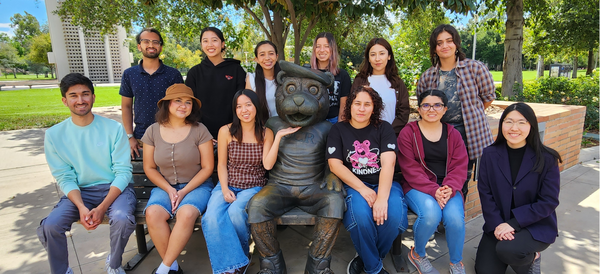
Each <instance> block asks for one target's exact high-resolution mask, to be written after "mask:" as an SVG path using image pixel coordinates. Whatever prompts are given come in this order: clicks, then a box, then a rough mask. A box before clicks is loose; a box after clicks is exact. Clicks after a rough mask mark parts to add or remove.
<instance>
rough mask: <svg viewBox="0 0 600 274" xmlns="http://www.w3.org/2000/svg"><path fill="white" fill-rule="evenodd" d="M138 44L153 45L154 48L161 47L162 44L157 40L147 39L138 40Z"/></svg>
mask: <svg viewBox="0 0 600 274" xmlns="http://www.w3.org/2000/svg"><path fill="white" fill-rule="evenodd" d="M140 44H142V45H144V46H147V45H150V44H152V45H154V46H160V45H162V42H161V41H159V40H149V39H142V40H140Z"/></svg>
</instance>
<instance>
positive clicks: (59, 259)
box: [37, 184, 136, 274]
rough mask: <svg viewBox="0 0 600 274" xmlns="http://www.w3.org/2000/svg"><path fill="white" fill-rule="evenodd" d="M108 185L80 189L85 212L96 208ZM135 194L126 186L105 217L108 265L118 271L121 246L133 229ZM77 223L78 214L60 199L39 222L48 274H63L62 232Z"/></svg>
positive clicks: (65, 261) (66, 200)
mask: <svg viewBox="0 0 600 274" xmlns="http://www.w3.org/2000/svg"><path fill="white" fill-rule="evenodd" d="M109 190H110V184H100V185H95V186H90V187H85V188H80V192H81V199H82V200H83V203H84V204H85V206H86V207H87V208H88V209H92V208H95V207H97V206H98V205H100V203H102V201H104V198H106V195H108V191H109ZM135 203H136V199H135V192H134V191H133V186H132V185H129V186H127V187H126V188H125V189H124V190H123V192H121V194H120V195H119V196H117V198H116V199H115V201H114V202H113V203H112V204H111V205H110V206H109V207H108V210H107V211H106V214H107V215H108V218H109V219H110V221H109V224H110V235H109V237H110V261H109V265H110V267H111V268H114V269H116V268H119V267H120V266H121V262H122V255H123V251H124V250H125V245H127V241H129V235H131V233H133V230H134V229H135V217H134V216H133V213H134V212H135ZM77 220H79V210H78V209H77V207H76V206H75V205H74V204H73V202H71V200H69V198H67V196H62V198H60V201H59V202H58V204H56V206H54V209H52V211H51V212H50V214H49V215H48V217H46V218H44V219H43V220H42V221H41V222H40V226H39V227H38V229H37V235H38V238H39V239H40V242H42V245H43V246H44V248H46V251H48V261H49V262H50V273H52V274H64V273H66V272H67V269H68V268H69V254H68V252H67V251H68V248H67V236H66V235H65V232H66V231H70V230H71V225H72V224H73V222H75V221H77Z"/></svg>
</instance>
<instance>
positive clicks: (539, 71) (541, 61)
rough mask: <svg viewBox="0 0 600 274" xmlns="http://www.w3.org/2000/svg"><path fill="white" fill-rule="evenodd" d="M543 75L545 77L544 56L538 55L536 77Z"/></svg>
mask: <svg viewBox="0 0 600 274" xmlns="http://www.w3.org/2000/svg"><path fill="white" fill-rule="evenodd" d="M542 77H544V57H543V56H541V55H538V62H537V77H536V79H540V78H542Z"/></svg>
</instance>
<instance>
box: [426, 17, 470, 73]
mask: <svg viewBox="0 0 600 274" xmlns="http://www.w3.org/2000/svg"><path fill="white" fill-rule="evenodd" d="M444 31H445V32H447V33H449V34H450V35H452V41H453V42H454V45H456V52H455V55H456V56H457V57H458V60H460V61H462V60H465V58H467V55H466V54H465V53H464V52H463V50H462V47H461V45H460V43H461V42H460V34H458V31H457V30H456V29H455V28H454V27H453V26H452V25H446V24H442V25H439V26H437V28H435V29H434V30H433V32H432V33H431V36H430V37H429V58H430V59H431V65H432V66H434V67H435V66H437V64H439V62H440V58H439V57H438V56H437V53H436V52H435V49H436V47H437V37H438V36H439V35H440V33H442V32H444Z"/></svg>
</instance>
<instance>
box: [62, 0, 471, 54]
mask: <svg viewBox="0 0 600 274" xmlns="http://www.w3.org/2000/svg"><path fill="white" fill-rule="evenodd" d="M178 2H184V3H183V4H180V5H183V6H181V8H180V9H174V8H173V6H175V5H177V3H178ZM438 2H440V3H441V4H442V5H444V7H446V8H447V9H449V10H451V11H454V12H459V13H466V12H468V11H469V10H471V9H472V8H473V7H474V6H473V2H474V0H386V1H381V0H365V1H352V0H304V1H291V0H228V1H227V2H226V3H227V4H230V5H233V6H234V7H235V8H237V9H242V10H244V11H246V12H247V13H249V14H250V15H251V16H252V18H253V19H254V21H255V22H257V23H258V25H259V26H260V29H261V30H262V31H263V33H265V35H266V36H267V38H268V39H269V40H271V41H272V42H273V43H274V44H275V45H276V46H277V48H278V50H279V52H281V53H280V58H281V59H283V58H285V52H284V49H285V44H286V40H287V36H288V34H289V33H290V31H291V28H293V29H294V32H293V35H294V48H295V52H294V56H295V59H296V62H298V60H299V58H298V57H299V54H300V50H301V48H302V46H304V44H305V43H306V40H307V38H308V35H309V34H310V31H311V30H312V29H313V28H314V27H315V25H316V24H317V22H319V21H320V20H322V19H323V18H329V17H328V16H330V15H332V14H339V15H341V16H346V17H348V18H352V19H356V18H360V16H362V15H370V16H376V17H381V16H383V15H384V14H385V12H386V10H388V11H394V10H397V9H400V8H406V9H407V10H408V11H409V12H411V11H413V10H415V9H416V8H422V9H425V8H426V7H427V6H428V5H429V4H430V3H438ZM223 4H224V2H223V1H221V0H191V1H190V2H187V1H176V0H163V1H160V0H144V1H136V0H122V1H118V2H117V3H116V4H115V2H114V1H112V0H97V1H87V0H66V1H64V2H62V5H61V7H60V9H59V11H58V13H59V14H60V15H61V16H62V17H68V16H70V17H71V18H72V19H73V22H74V23H75V24H76V25H82V26H84V28H94V29H100V30H102V31H103V32H111V31H112V30H113V28H114V26H115V25H122V26H125V27H126V28H128V27H131V26H132V22H133V21H134V20H135V21H136V23H138V22H139V23H142V24H141V25H147V24H146V23H147V22H155V21H156V20H154V18H157V17H158V18H165V19H167V20H172V19H174V18H183V21H190V22H192V23H193V24H195V25H198V21H201V20H199V19H200V18H202V16H210V14H211V13H210V12H205V9H206V8H210V9H212V10H213V11H214V12H215V13H216V12H220V11H222V10H223V7H224V5H223ZM187 6H191V7H192V8H194V9H195V10H196V11H197V12H191V10H190V9H191V8H188V7H187ZM255 7H258V10H256V9H255ZM207 14H208V15H207ZM221 20H222V18H221ZM140 21H141V22H140ZM332 23H333V22H332ZM175 26H183V27H182V28H179V29H177V28H174V27H171V30H172V31H181V32H183V31H184V30H183V29H185V28H186V27H188V26H190V25H188V24H175ZM190 27H194V26H190ZM197 33H198V32H196V34H197ZM176 36H178V35H176Z"/></svg>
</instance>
